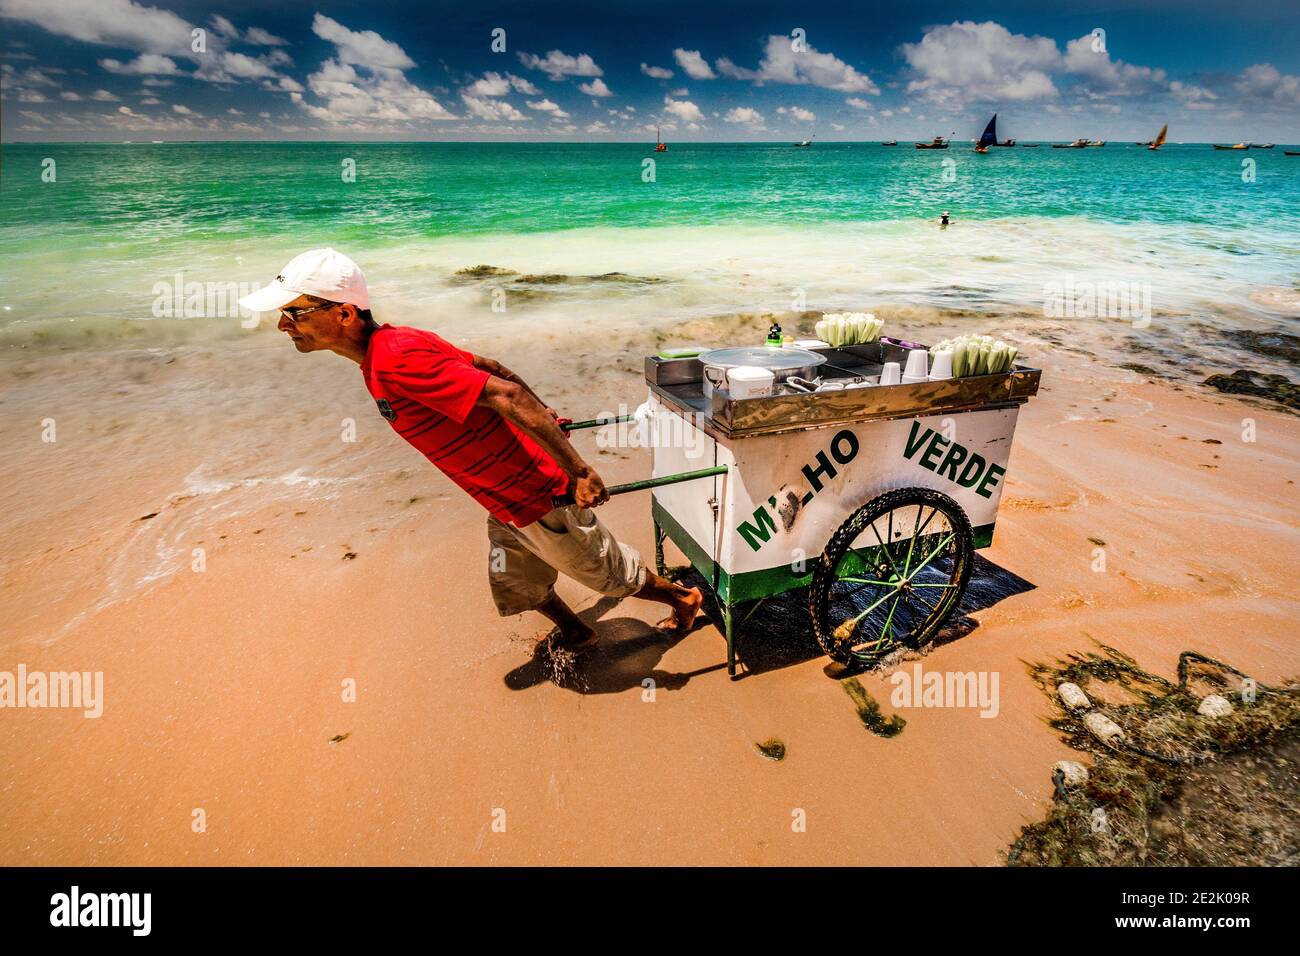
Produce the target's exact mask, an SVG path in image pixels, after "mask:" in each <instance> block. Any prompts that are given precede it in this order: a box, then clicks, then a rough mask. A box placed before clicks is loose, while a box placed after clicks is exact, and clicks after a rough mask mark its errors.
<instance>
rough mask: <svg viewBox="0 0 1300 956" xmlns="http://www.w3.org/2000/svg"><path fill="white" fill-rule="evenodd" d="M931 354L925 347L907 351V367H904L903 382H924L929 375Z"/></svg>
mask: <svg viewBox="0 0 1300 956" xmlns="http://www.w3.org/2000/svg"><path fill="white" fill-rule="evenodd" d="M929 358H930V355H929V353H928V352H926V350H925V349H912V350H911V351H910V352H908V353H907V368H905V369H903V384H904V385H912V384H914V383H916V382H924V381H925V380H926V377H927V376H928V375H929V367H928V364H927V362H928V360H929Z"/></svg>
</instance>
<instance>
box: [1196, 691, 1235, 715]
mask: <svg viewBox="0 0 1300 956" xmlns="http://www.w3.org/2000/svg"><path fill="white" fill-rule="evenodd" d="M1196 712H1197V713H1198V714H1200V715H1201V716H1202V717H1227V716H1228V715H1229V714H1230V713H1232V701H1230V700H1228V698H1226V697H1221V696H1219V695H1218V694H1208V695H1207V696H1206V697H1205V698H1204V699H1203V700H1202V701H1201V703H1200V705H1199V706H1198V707H1197V708H1196Z"/></svg>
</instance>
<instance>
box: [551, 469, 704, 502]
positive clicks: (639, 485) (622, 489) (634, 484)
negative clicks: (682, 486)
mask: <svg viewBox="0 0 1300 956" xmlns="http://www.w3.org/2000/svg"><path fill="white" fill-rule="evenodd" d="M726 471H727V466H726V465H718V466H717V467H715V468H701V469H699V470H698V471H683V472H681V473H680V474H676V475H664V476H663V477H661V478H642V479H641V480H640V481H629V482H628V483H627V484H625V485H615V486H614V487H612V488H609V489H607V490H608V491H609V493H610V495H611V496H612V495H624V494H627V493H628V492H629V491H645V490H647V489H649V488H658V487H660V486H662V485H675V484H677V482H679V481H694V480H695V479H696V478H708V477H709V476H710V475H722V474H726ZM573 503H574V502H573V492H572V491H566V492H565V493H564V494H562V495H555V496H554V497H553V498H551V507H552V508H563V507H564V506H565V505H571V504H573Z"/></svg>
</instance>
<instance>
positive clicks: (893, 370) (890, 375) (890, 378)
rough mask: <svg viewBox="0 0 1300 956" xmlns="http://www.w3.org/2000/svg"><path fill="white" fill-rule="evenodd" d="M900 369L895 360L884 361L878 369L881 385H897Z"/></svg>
mask: <svg viewBox="0 0 1300 956" xmlns="http://www.w3.org/2000/svg"><path fill="white" fill-rule="evenodd" d="M899 372H900V369H899V365H898V363H897V362H886V363H885V364H884V367H883V368H881V370H880V384H881V385H897V384H898V383H899V379H900V374H899Z"/></svg>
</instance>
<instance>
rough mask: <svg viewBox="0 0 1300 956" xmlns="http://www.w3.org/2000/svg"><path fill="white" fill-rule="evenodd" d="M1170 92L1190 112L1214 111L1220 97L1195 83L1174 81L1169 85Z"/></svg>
mask: <svg viewBox="0 0 1300 956" xmlns="http://www.w3.org/2000/svg"><path fill="white" fill-rule="evenodd" d="M1169 92H1170V93H1172V94H1173V95H1174V98H1175V99H1178V100H1181V101H1182V104H1183V106H1185V107H1187V108H1188V109H1189V110H1212V109H1214V108H1215V103H1214V101H1215V100H1217V99H1218V98H1219V97H1218V96H1217V95H1216V94H1215V93H1214V92H1213V91H1212V90H1208V89H1206V88H1205V87H1203V86H1197V85H1196V84H1194V83H1181V82H1179V81H1178V80H1174V81H1173V82H1172V83H1170V84H1169Z"/></svg>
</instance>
